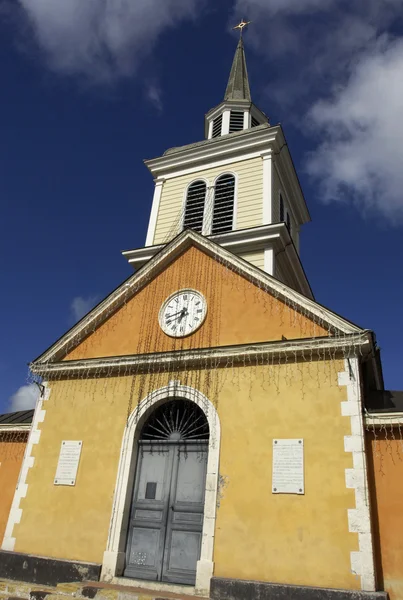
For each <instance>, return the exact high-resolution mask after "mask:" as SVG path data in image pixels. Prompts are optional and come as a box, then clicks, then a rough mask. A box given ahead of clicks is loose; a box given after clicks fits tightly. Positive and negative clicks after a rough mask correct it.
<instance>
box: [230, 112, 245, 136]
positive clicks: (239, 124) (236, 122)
mask: <svg viewBox="0 0 403 600" xmlns="http://www.w3.org/2000/svg"><path fill="white" fill-rule="evenodd" d="M242 129H243V112H241V111H238V110H231V114H230V118H229V132H230V133H233V132H234V131H241V130H242Z"/></svg>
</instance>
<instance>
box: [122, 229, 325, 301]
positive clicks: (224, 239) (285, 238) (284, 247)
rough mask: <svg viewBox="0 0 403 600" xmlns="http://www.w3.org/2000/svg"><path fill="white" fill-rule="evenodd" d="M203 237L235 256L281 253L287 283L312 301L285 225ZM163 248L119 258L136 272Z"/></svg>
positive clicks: (159, 246)
mask: <svg viewBox="0 0 403 600" xmlns="http://www.w3.org/2000/svg"><path fill="white" fill-rule="evenodd" d="M207 237H208V239H211V240H212V241H213V242H215V243H216V244H219V245H220V246H222V247H223V248H226V249H227V250H230V251H231V252H233V253H235V254H240V253H243V252H254V251H256V250H267V249H271V248H273V249H274V251H275V253H276V256H277V255H278V254H279V253H281V252H285V257H284V258H285V260H283V261H282V262H283V265H282V267H283V268H284V270H285V273H286V274H287V275H288V279H289V281H292V280H295V281H296V282H297V284H298V291H300V292H301V293H302V294H304V295H305V296H307V297H308V298H312V299H313V298H314V296H313V293H312V290H311V287H310V285H309V282H308V279H307V277H306V275H305V271H304V270H303V268H302V264H301V261H300V258H299V255H298V252H297V250H296V248H295V246H294V244H293V243H292V239H291V237H290V234H289V231H288V229H287V226H286V225H285V223H272V224H270V225H260V226H259V227H250V228H247V229H236V230H234V231H230V232H227V233H224V234H220V235H209V236H207ZM163 248H164V244H158V245H156V246H146V247H144V248H136V249H134V250H125V251H124V252H122V256H124V257H125V258H126V259H127V261H128V262H129V264H130V265H131V266H132V267H133V268H135V269H138V268H141V267H142V266H143V265H144V264H146V262H147V261H149V260H150V259H151V258H152V257H153V256H155V255H156V254H157V253H158V252H160V251H161V250H162V249H163Z"/></svg>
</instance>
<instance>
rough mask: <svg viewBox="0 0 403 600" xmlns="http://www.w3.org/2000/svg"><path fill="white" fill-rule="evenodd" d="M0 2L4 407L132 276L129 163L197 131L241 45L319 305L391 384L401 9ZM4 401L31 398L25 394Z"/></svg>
mask: <svg viewBox="0 0 403 600" xmlns="http://www.w3.org/2000/svg"><path fill="white" fill-rule="evenodd" d="M217 5H218V3H216V2H213V1H212V0H204V1H202V0H165V1H164V2H163V3H161V2H159V1H158V0H131V1H130V0H126V1H125V0H105V1H103V2H100V1H97V2H94V1H89V2H86V3H83V2H82V1H81V0H19V2H15V1H14V2H9V0H0V62H1V65H2V82H1V95H0V109H1V110H0V133H1V134H0V203H1V207H2V213H3V218H2V220H1V236H0V244H1V254H0V256H1V258H0V260H1V273H2V290H3V293H2V295H1V300H0V302H1V318H2V326H1V332H2V335H1V338H0V374H1V382H2V386H1V388H2V389H1V394H0V410H2V411H4V410H6V409H7V407H9V406H10V398H12V397H13V395H15V394H16V392H18V390H20V388H21V386H24V385H25V383H26V377H27V363H28V362H29V361H30V360H32V359H33V358H35V357H36V356H37V355H38V354H40V353H41V352H42V351H43V350H44V349H46V348H47V347H48V346H49V345H50V344H51V343H52V342H53V341H55V339H57V338H58V337H59V336H60V335H61V334H62V333H63V332H64V331H65V330H66V329H68V328H69V327H70V326H71V325H72V324H73V323H74V322H75V320H76V319H77V318H78V317H80V316H82V314H83V313H84V312H85V311H86V310H88V309H89V308H91V306H92V305H93V304H95V303H96V302H97V301H99V300H100V299H102V298H103V297H104V296H106V295H107V294H108V293H109V292H110V291H111V290H112V289H114V288H115V287H116V286H117V285H118V284H119V283H120V282H121V281H122V280H124V279H125V278H126V277H127V276H128V275H129V274H130V273H131V269H130V267H129V266H128V264H127V262H126V261H125V260H124V259H123V257H122V256H121V255H120V251H121V250H125V249H128V248H135V247H139V246H142V245H143V244H144V241H145V233H146V226H147V222H148V215H149V211H150V206H151V199H152V192H153V181H152V178H151V176H150V175H149V173H148V171H147V169H146V168H145V167H144V165H143V162H142V161H143V159H145V158H151V157H155V156H158V155H160V154H161V153H162V152H163V151H164V150H165V149H166V148H168V147H171V146H177V145H182V144H186V143H189V142H193V141H197V140H200V139H202V138H203V117H204V113H205V112H207V110H209V108H211V107H212V106H214V105H216V104H218V103H219V102H220V101H221V99H222V97H223V94H224V90H225V85H226V80H227V77H228V74H229V69H230V65H231V61H232V57H233V53H234V50H235V46H236V41H237V37H236V35H235V34H234V33H233V32H231V25H232V24H235V23H236V22H238V20H239V18H240V17H247V18H249V19H252V20H253V24H252V25H251V26H250V28H249V31H248V32H247V33H246V34H245V46H246V53H247V63H248V70H249V77H250V81H251V88H252V96H253V100H254V101H255V103H256V104H257V105H258V106H259V107H260V108H261V109H262V110H264V112H265V113H266V114H268V115H269V116H270V121H271V123H272V124H276V123H278V122H281V123H282V125H283V127H284V130H285V134H286V137H287V140H288V143H289V145H290V149H291V152H292V155H293V158H294V161H295V164H296V167H297V170H298V173H299V175H300V179H301V183H302V187H303V189H304V192H305V196H306V199H307V202H308V205H309V208H310V211H311V214H312V223H310V224H308V225H306V226H305V228H304V230H303V232H302V239H301V255H302V260H303V264H304V266H305V269H306V272H307V275H308V278H309V280H310V283H311V286H312V288H313V291H314V293H315V296H316V298H317V300H318V301H319V302H321V303H322V304H324V305H326V306H328V307H329V308H331V309H333V310H335V311H336V312H338V313H340V314H342V315H343V316H345V317H347V318H348V319H350V320H352V321H354V322H356V323H358V324H359V325H361V326H363V327H366V328H369V329H373V330H374V331H375V333H376V335H377V339H378V343H379V345H380V347H381V349H382V358H383V368H384V376H385V383H386V386H387V387H388V388H390V389H399V388H400V389H402V388H403V374H402V351H401V343H400V337H401V335H402V326H403V317H402V310H401V305H402V301H401V298H402V296H403V266H402V262H403V261H402V259H403V239H402V226H403V192H402V190H403V160H402V156H403V119H402V115H403V77H402V75H403V23H402V15H403V1H402V0H376V1H375V0H365V1H364V0H349V2H345V1H343V0H298V1H297V0H281V1H280V0H248V1H243V0H238V1H235V2H231V1H228V0H225V1H221V2H220V3H219V6H217ZM17 400H18V401H19V403H18V404H17V405H16V406H17V407H22V406H25V405H26V403H27V402H28V403H29V402H32V394H31V393H30V390H27V389H26V388H23V389H22V390H20V391H19V394H18V395H17Z"/></svg>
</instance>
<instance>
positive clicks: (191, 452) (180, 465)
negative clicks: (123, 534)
mask: <svg viewBox="0 0 403 600" xmlns="http://www.w3.org/2000/svg"><path fill="white" fill-rule="evenodd" d="M206 470H207V444H206V443H205V442H197V443H193V444H192V443H187V444H181V443H172V442H167V443H166V444H163V443H159V444H158V445H157V446H156V445H155V444H154V445H153V444H147V443H145V442H140V443H139V458H138V464H137V471H136V479H135V485H134V491H133V501H132V508H131V516H130V523H129V535H128V540H127V549H126V568H125V571H124V575H125V576H126V577H132V578H139V579H148V580H154V581H167V582H171V583H184V584H189V585H193V584H194V583H195V577H196V564H197V561H198V560H199V558H200V549H201V538H202V527H203V513H204V491H205V486H206Z"/></svg>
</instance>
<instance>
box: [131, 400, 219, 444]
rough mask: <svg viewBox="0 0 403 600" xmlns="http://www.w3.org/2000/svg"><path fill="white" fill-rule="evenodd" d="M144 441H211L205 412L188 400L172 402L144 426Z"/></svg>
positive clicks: (154, 414) (151, 417)
mask: <svg viewBox="0 0 403 600" xmlns="http://www.w3.org/2000/svg"><path fill="white" fill-rule="evenodd" d="M141 439H142V441H150V442H152V441H155V442H186V441H188V442H191V441H196V440H205V441H207V440H208V439H209V426H208V422H207V419H206V416H205V414H204V412H203V411H202V410H201V408H199V406H197V404H195V403H194V402H190V401H188V400H172V401H171V402H167V403H166V404H162V405H161V406H160V407H159V408H157V410H155V411H154V412H153V413H152V414H151V416H150V417H149V418H148V420H147V421H146V423H145V424H144V427H143V430H142V433H141Z"/></svg>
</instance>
